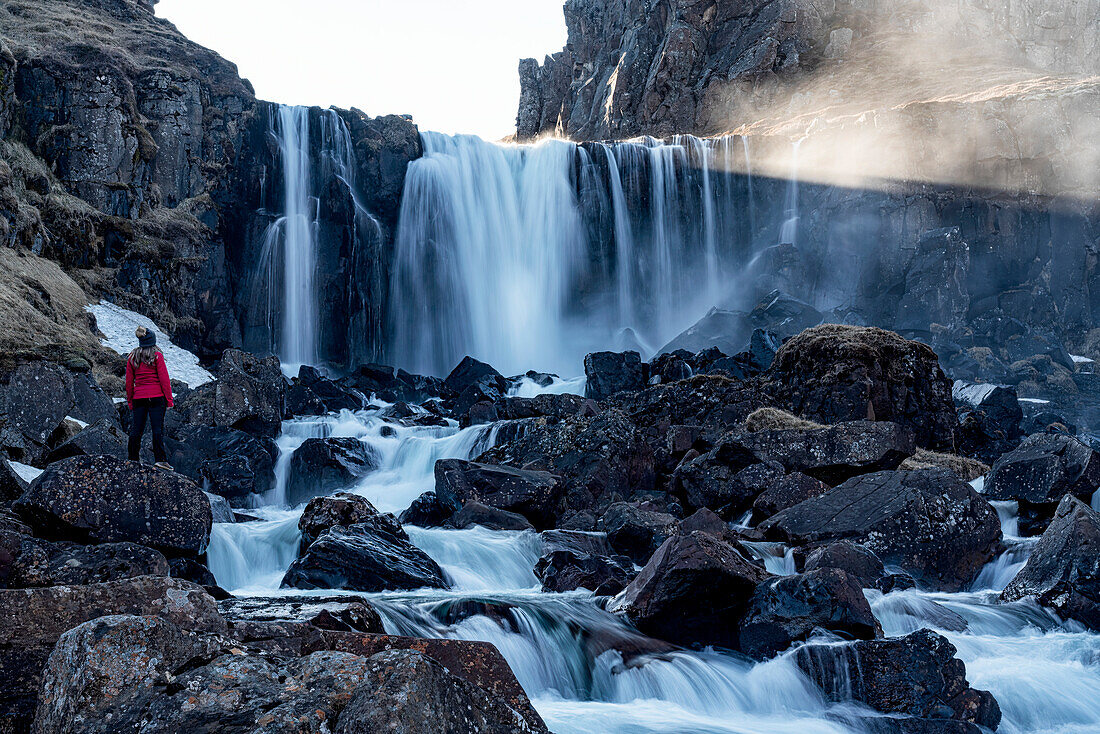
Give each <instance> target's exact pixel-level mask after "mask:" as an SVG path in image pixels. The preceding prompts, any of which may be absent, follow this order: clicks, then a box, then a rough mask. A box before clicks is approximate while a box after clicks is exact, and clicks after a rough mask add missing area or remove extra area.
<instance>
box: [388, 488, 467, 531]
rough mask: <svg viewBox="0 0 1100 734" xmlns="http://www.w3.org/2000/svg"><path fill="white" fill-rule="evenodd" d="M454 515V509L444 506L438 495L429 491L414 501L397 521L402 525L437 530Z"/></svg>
mask: <svg viewBox="0 0 1100 734" xmlns="http://www.w3.org/2000/svg"><path fill="white" fill-rule="evenodd" d="M454 513H455V510H454V508H452V507H449V506H447V505H444V504H443V503H442V502H440V501H439V497H438V496H437V495H436V493H435V492H433V491H431V490H429V491H427V492H425V493H424V494H422V495H420V496H419V497H417V498H416V499H415V500H413V502H412V504H411V505H409V506H408V507H407V508H405V510H404V511H403V512H402V513H401V515H400V516H399V517H398V518H397V519H398V521H399V522H400V523H401V524H402V525H416V526H418V527H422V528H436V527H439V526H440V525H442V524H443V523H444V522H445V521H446V520H447V518H449V517H450V516H451V515H453V514H454Z"/></svg>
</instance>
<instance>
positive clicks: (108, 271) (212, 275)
mask: <svg viewBox="0 0 1100 734" xmlns="http://www.w3.org/2000/svg"><path fill="white" fill-rule="evenodd" d="M153 5H154V2H153V1H152V0H61V1H56V0H13V1H12V2H7V3H5V4H4V6H3V7H2V8H0V133H2V135H3V143H2V145H3V148H2V150H0V159H2V160H0V234H2V235H3V238H4V244H5V245H7V246H8V247H10V248H12V249H13V250H14V256H16V259H15V260H12V258H11V257H7V256H5V262H7V261H11V263H14V264H11V265H10V267H9V269H14V270H18V271H20V272H22V271H27V270H34V269H42V268H49V267H50V265H49V264H43V263H42V262H40V260H41V259H44V260H48V261H52V262H53V263H56V264H57V265H59V266H60V267H61V269H62V270H63V271H64V273H65V274H66V281H67V282H68V281H71V286H66V287H68V288H69V291H67V293H68V295H69V296H70V297H67V298H64V299H59V298H57V297H55V296H51V295H50V294H49V293H47V291H51V290H56V288H57V287H58V286H57V285H56V280H57V279H55V278H46V279H44V280H45V281H48V284H47V285H43V286H39V287H38V288H37V290H38V291H42V292H43V293H44V295H33V293H34V291H35V290H36V288H35V286H34V282H33V281H34V278H31V277H30V276H23V277H22V278H21V279H20V278H4V279H3V282H0V296H5V297H3V298H0V308H3V309H4V310H3V311H2V313H4V314H5V315H8V316H11V317H12V318H14V319H17V320H18V321H19V322H20V323H21V325H22V327H23V328H21V329H19V330H16V331H12V332H8V331H7V330H5V333H4V334H3V335H0V342H2V343H0V348H4V349H8V348H11V349H20V348H32V349H33V348H37V347H45V346H48V345H53V344H64V345H66V346H73V347H76V348H77V349H78V350H79V351H84V352H87V353H88V355H89V356H90V357H91V358H92V359H93V361H95V359H96V358H97V357H103V355H102V354H97V353H96V340H95V339H94V338H93V336H92V332H91V330H90V329H89V328H88V324H87V322H86V319H85V318H84V317H83V314H82V312H81V306H82V305H83V302H86V301H87V300H95V299H97V298H99V297H104V296H107V297H110V298H111V300H113V301H115V302H116V303H118V304H119V305H122V306H124V307H126V308H130V309H133V310H136V311H139V312H141V313H144V314H146V315H148V316H150V317H152V318H154V319H155V320H156V321H157V322H158V323H160V324H161V325H162V326H163V327H165V329H166V330H167V331H168V332H169V333H171V334H173V335H174V339H175V341H176V342H177V343H179V344H181V345H183V346H185V347H187V348H190V349H193V350H195V351H196V352H198V353H200V354H201V355H205V356H211V357H212V356H214V355H216V354H219V353H220V352H221V350H222V349H224V348H226V347H232V346H240V345H241V344H242V343H243V342H244V340H245V335H246V325H247V321H248V319H249V314H248V312H247V311H248V308H247V303H248V293H247V290H248V285H247V284H248V282H249V280H250V278H251V277H252V272H251V271H252V268H253V266H254V263H255V261H254V259H253V258H254V257H255V255H256V253H255V248H254V244H253V241H252V238H251V236H250V232H252V231H253V230H254V229H255V228H256V223H255V217H256V211H257V210H258V209H260V208H262V206H263V205H264V203H265V197H266V198H267V199H273V198H274V197H278V196H279V195H280V191H279V187H278V186H276V185H272V186H268V187H267V188H266V190H265V191H261V188H263V183H262V182H263V181H264V180H265V178H268V179H269V180H270V179H272V178H274V177H265V176H264V175H263V174H264V172H265V171H267V170H269V169H270V170H275V169H276V168H277V166H278V160H277V159H278V154H277V146H276V144H275V142H274V141H273V140H272V139H271V135H270V125H269V120H270V114H271V108H272V105H269V104H267V103H263V102H259V101H257V100H256V98H255V95H254V93H253V90H252V87H251V85H250V84H249V83H248V82H247V81H246V80H243V79H241V78H240V77H239V75H238V73H237V69H236V67H235V66H234V65H233V64H231V63H229V62H228V61H226V60H224V59H222V58H221V57H219V56H218V55H217V54H215V53H213V52H212V51H209V50H207V49H205V48H202V47H201V46H198V45H197V44H194V43H192V42H191V41H189V40H187V39H186V38H185V37H183V35H182V34H180V33H179V32H178V31H177V30H176V29H175V27H174V26H172V25H171V24H170V23H168V22H167V21H164V20H162V19H159V18H157V17H155V15H154V13H153ZM319 112H320V111H319V110H318V111H316V112H315V113H314V114H318V113H319ZM340 114H341V115H342V116H343V117H344V118H345V119H346V120H347V125H348V128H349V130H350V132H351V134H352V140H353V142H352V145H353V147H354V155H355V159H356V163H357V166H358V168H359V169H360V176H359V181H360V182H361V184H362V186H361V189H362V191H361V192H358V193H359V195H360V196H361V198H362V200H363V201H364V202H365V206H367V207H369V208H370V209H371V210H372V211H373V212H374V215H375V216H376V217H377V218H378V220H379V221H380V223H381V224H382V232H381V233H380V236H379V241H378V243H377V246H378V252H375V253H371V256H370V257H371V261H372V264H371V265H370V267H375V266H376V265H381V264H382V263H384V262H385V249H386V247H387V242H388V241H389V234H388V233H389V231H391V230H392V228H393V225H394V223H395V220H396V216H397V210H398V204H397V199H398V198H399V194H400V191H401V186H402V182H403V179H404V168H405V164H406V163H407V162H408V160H409V159H411V158H412V157H415V156H417V155H419V143H418V140H417V134H416V128H415V127H414V126H413V125H412V123H411V122H410V121H409V120H408V119H406V118H401V117H390V118H383V119H379V120H372V119H371V118H368V117H366V116H365V115H363V114H362V113H361V112H358V111H352V112H341V113H340ZM344 221H345V224H346V221H347V219H346V217H345V220H344ZM346 239H347V238H346V237H344V238H343V240H341V238H340V237H339V236H338V235H333V237H330V238H325V239H323V241H322V242H321V243H320V248H321V250H322V252H321V256H322V258H324V259H326V261H327V262H326V264H331V266H332V268H331V270H332V271H334V272H335V271H339V272H340V273H342V274H344V277H343V278H342V280H341V281H340V282H339V283H338V284H335V285H336V287H337V288H338V291H339V294H340V297H338V298H333V299H329V301H328V303H329V304H330V308H331V309H335V310H337V311H339V313H330V314H324V316H329V317H331V318H329V319H327V321H328V322H332V321H333V320H335V321H340V322H342V323H345V324H346V323H348V322H355V321H356V320H358V321H359V322H371V321H377V320H378V319H379V317H378V316H377V315H376V314H375V313H374V312H376V311H378V310H379V309H380V299H382V298H384V295H385V293H384V290H380V289H379V288H377V287H374V288H373V290H370V292H369V293H368V294H367V295H366V296H360V297H358V298H357V297H355V295H354V294H352V293H350V291H352V290H354V288H355V287H356V286H355V282H356V281H357V280H358V277H355V278H353V277H351V276H350V275H348V273H349V271H352V270H362V269H365V268H364V267H363V266H362V264H361V263H358V262H353V261H352V260H353V257H354V253H352V252H350V251H349V250H348V248H347V247H346ZM366 280H367V281H368V282H372V283H373V282H375V281H377V278H375V279H371V278H367V279H366ZM27 293H31V294H32V295H33V297H32V296H30V295H26V294H27ZM376 299H378V300H376ZM22 302H30V305H31V311H28V310H27V309H26V308H25V307H24V306H23V303H22ZM337 351H338V350H337ZM326 356H331V357H332V358H333V359H334V360H336V361H340V360H342V359H343V358H345V357H346V355H343V354H338V353H335V352H326Z"/></svg>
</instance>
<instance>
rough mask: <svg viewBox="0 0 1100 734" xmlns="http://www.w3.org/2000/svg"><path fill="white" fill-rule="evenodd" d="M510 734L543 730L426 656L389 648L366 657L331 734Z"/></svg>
mask: <svg viewBox="0 0 1100 734" xmlns="http://www.w3.org/2000/svg"><path fill="white" fill-rule="evenodd" d="M384 730H389V731H401V732H408V734H436V733H437V732H438V733H440V734H463V733H464V732H485V733H486V734H513V733H514V732H546V731H547V729H546V727H545V725H543V724H542V722H541V721H539V720H534V721H532V719H531V718H530V716H529V717H528V718H524V716H523V715H521V714H520V713H519V712H517V711H516V710H514V709H513V708H511V707H509V706H508V705H507V704H506V703H505V702H504V701H503V700H501V699H500V698H496V697H493V696H491V695H490V694H489V693H488V692H486V691H485V690H484V689H482V688H481V687H479V686H477V685H475V684H473V683H471V682H469V681H468V680H466V679H464V678H461V677H459V676H457V675H454V674H453V673H451V672H450V671H448V670H447V669H446V668H445V667H443V666H442V665H440V664H439V663H438V662H436V661H434V660H432V659H431V658H430V657H428V656H427V655H425V654H423V653H420V652H417V651H414V650H391V651H388V652H382V653H379V654H377V655H375V656H373V657H371V658H370V659H369V667H368V668H367V670H366V674H365V676H364V680H363V682H362V683H360V685H359V687H358V688H357V689H356V690H355V693H354V694H353V696H352V698H351V701H349V702H348V705H347V707H346V708H345V709H344V711H343V713H341V714H340V718H339V719H338V720H337V721H336V726H335V729H334V732H335V734H372V733H373V732H377V731H384Z"/></svg>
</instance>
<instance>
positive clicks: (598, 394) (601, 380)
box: [584, 352, 649, 400]
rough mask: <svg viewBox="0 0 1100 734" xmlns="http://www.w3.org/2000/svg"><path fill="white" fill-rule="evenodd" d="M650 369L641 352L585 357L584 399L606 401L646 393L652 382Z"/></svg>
mask: <svg viewBox="0 0 1100 734" xmlns="http://www.w3.org/2000/svg"><path fill="white" fill-rule="evenodd" d="M646 367H647V365H644V364H643V363H642V357H641V355H639V354H638V353H637V352H593V353H592V354H588V355H585V358H584V376H585V377H586V378H587V382H585V387H584V396H585V397H586V398H591V399H592V400H604V399H605V398H609V397H611V396H612V395H614V394H615V393H618V392H623V391H624V390H626V391H630V390H642V389H644V388H645V386H646V383H647V382H648V379H649V376H648V375H647V374H646V371H647V370H646Z"/></svg>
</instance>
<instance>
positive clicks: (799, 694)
mask: <svg viewBox="0 0 1100 734" xmlns="http://www.w3.org/2000/svg"><path fill="white" fill-rule="evenodd" d="M582 384H583V381H577V380H555V381H554V382H553V383H552V384H551V385H550V386H549V387H547V388H540V387H538V385H537V383H535V382H534V381H527V382H524V383H523V384H522V385H521V386H520V388H518V390H517V391H516V392H517V394H535V393H537V392H538V391H539V390H562V389H565V386H567V385H568V386H570V387H576V386H577V385H582ZM582 389H583V388H582ZM385 407H386V406H385V404H383V403H378V402H376V403H375V404H373V405H372V407H371V408H370V409H368V410H364V411H360V412H354V413H352V412H347V411H345V412H342V413H340V414H334V415H327V416H319V417H311V418H302V419H297V420H293V421H287V422H286V423H285V424H284V427H283V432H282V435H281V436H280V438H279V441H278V443H279V447H280V450H281V452H282V456H281V460H280V463H279V470H278V472H277V486H276V488H275V489H274V490H272V492H270V493H268V495H266V496H265V497H262V498H257V501H256V505H257V507H256V509H254V510H250V512H252V513H253V514H255V515H257V516H259V517H260V518H261V519H260V520H259V521H255V522H247V523H231V524H216V525H215V527H214V532H213V534H212V537H211V544H210V548H209V551H208V557H209V563H210V568H211V570H212V571H213V573H214V575H215V577H216V578H217V580H218V583H219V584H220V585H222V586H223V587H225V588H227V589H229V590H230V591H231V592H233V593H234V594H235V595H237V596H247V597H282V596H292V595H301V594H305V593H307V592H301V591H297V590H290V589H280V588H279V583H280V580H281V577H282V573H283V572H284V571H285V569H286V568H287V566H288V565H289V564H290V562H291V561H292V560H293V558H294V557H295V555H296V553H297V548H298V543H299V539H300V538H299V533H298V530H297V521H298V518H299V517H300V515H301V512H302V507H293V508H292V507H286V506H285V504H284V500H283V498H284V497H285V492H284V491H283V489H282V485H283V483H284V482H285V474H286V465H287V462H288V461H289V457H290V455H291V454H292V453H293V451H294V449H295V448H297V446H298V445H300V444H301V442H302V441H304V440H305V438H308V437H310V436H354V437H356V438H358V439H360V440H361V441H364V442H365V443H367V444H369V445H370V446H371V448H372V449H374V451H375V452H376V453H377V454H378V456H380V457H381V459H382V461H381V467H380V468H379V469H378V470H376V471H374V472H372V473H370V474H368V475H367V476H366V477H364V478H363V479H362V480H361V481H360V482H359V484H358V485H356V486H355V487H354V488H352V489H351V490H350V491H352V492H354V493H357V494H360V495H363V496H365V497H367V498H368V499H369V500H370V501H371V502H372V503H374V504H375V505H376V506H377V507H378V508H379V509H381V510H383V511H389V512H399V511H400V510H402V509H403V508H405V507H407V506H408V505H409V503H411V502H412V500H413V499H415V498H416V497H417V496H419V494H420V493H422V492H424V491H426V490H429V489H432V487H433V486H434V476H433V467H434V464H435V461H436V460H437V459H441V458H448V457H456V458H467V457H475V456H477V455H478V454H480V453H481V452H482V451H484V450H486V449H487V448H489V447H491V446H492V445H493V443H494V441H495V440H496V434H497V430H496V427H495V426H475V427H472V428H466V429H459V428H458V427H457V426H448V427H437V428H424V427H410V426H403V425H399V424H396V423H393V422H390V421H387V420H386V419H385V418H384V417H383V416H382V415H381V413H382V411H383V409H384V408H385ZM1014 509H1015V508H1014V507H1012V506H1011V505H1010V504H1006V505H1000V506H998V510H999V511H1000V512H1001V517H1002V524H1003V525H1004V527H1005V530H1006V540H1007V545H1008V548H1007V550H1006V551H1005V553H1004V554H1003V555H1002V556H1001V557H999V558H997V559H996V560H994V561H993V562H992V563H990V564H989V566H988V567H987V568H986V569H985V570H984V571H983V572H982V574H981V576H980V578H979V579H978V580H977V582H976V583H975V584H974V586H973V588H972V589H970V590H969V591H966V592H963V593H957V594H944V593H932V592H925V591H919V590H906V591H898V592H893V593H890V594H885V595H883V594H882V593H880V592H877V591H871V590H868V591H867V592H866V593H867V595H868V599H869V600H870V602H871V604H872V608H873V610H874V612H875V615H876V616H877V617H878V619H879V621H880V622H881V623H882V626H883V628H884V630H885V632H886V634H887V635H902V634H906V633H908V632H911V631H913V630H916V629H919V628H921V627H929V628H932V629H934V630H936V631H938V632H940V633H942V634H944V635H945V636H947V637H948V638H949V639H950V640H951V642H952V643H953V644H954V645H955V646H956V647H957V648H958V651H959V656H960V657H961V658H962V659H963V660H964V662H965V663H966V666H967V674H968V678H969V680H970V682H971V683H972V684H973V685H974V686H976V687H978V688H985V689H988V690H990V691H992V692H993V694H994V695H995V696H996V698H997V700H998V702H999V703H1000V705H1001V708H1002V711H1003V712H1004V721H1003V723H1002V724H1001V727H1000V729H999V731H1001V732H1005V733H1006V734H1025V733H1027V734H1040V733H1042V734H1085V733H1086V732H1097V731H1100V635H1097V634H1093V633H1088V632H1085V631H1084V630H1083V629H1082V628H1081V627H1080V626H1079V625H1077V624H1075V623H1063V622H1062V621H1060V620H1059V619H1057V618H1056V617H1055V616H1054V615H1052V614H1051V613H1050V612H1048V611H1046V610H1043V609H1042V608H1040V607H1038V606H1036V605H1035V604H1033V603H1031V602H1027V601H1025V602H1017V603H1012V604H998V603H997V601H996V596H997V592H998V591H999V590H1000V589H1002V588H1003V587H1004V585H1005V584H1007V583H1008V581H1009V580H1010V579H1011V577H1012V575H1013V574H1014V573H1015V572H1016V570H1018V569H1019V567H1021V565H1022V564H1023V562H1024V561H1026V557H1027V554H1028V552H1029V550H1030V546H1031V545H1032V541H1029V540H1027V539H1020V538H1017V537H1015V532H1014V528H1015V525H1014V523H1015V513H1014ZM406 530H407V531H408V533H409V536H410V538H411V540H412V541H413V543H415V544H416V545H417V546H418V547H420V548H421V549H423V550H424V551H425V552H427V553H428V554H429V555H430V556H431V557H432V558H434V559H435V560H436V562H438V563H439V564H440V566H441V567H442V568H443V569H444V570H445V572H446V573H447V575H448V576H449V578H450V579H451V581H452V583H453V588H452V589H450V590H446V591H440V590H428V589H423V590H416V591H407V592H386V593H379V594H372V595H365V596H368V597H369V598H371V600H372V602H373V603H374V605H375V606H376V608H377V609H378V611H379V612H380V614H381V615H382V617H383V620H384V623H385V626H386V630H387V631H388V632H390V633H393V634H406V635H417V636H426V637H449V638H457V639H468V640H484V641H488V642H491V643H493V644H494V645H496V646H497V647H498V648H499V649H500V651H501V653H502V654H503V655H504V656H505V658H506V659H507V660H508V663H509V664H510V665H511V667H512V670H513V671H514V672H515V674H516V677H517V678H518V680H519V681H520V683H521V684H522V685H523V687H524V689H525V690H526V691H527V693H528V695H529V696H530V698H531V699H532V702H533V703H534V705H535V707H536V708H537V709H538V711H539V713H540V714H541V715H542V716H543V717H544V719H545V720H546V723H547V725H548V726H549V727H550V729H551V730H552V731H554V732H557V733H558V734H573V733H577V734H580V733H581V732H599V733H600V734H608V733H610V734H657V733H667V734H672V733H673V732H676V733H681V732H700V733H706V734H711V733H715V734H716V733H738V734H748V733H752V734H775V733H782V732H790V733H791V734H817V733H822V734H824V733H826V732H828V733H833V732H836V733H839V732H859V731H865V730H866V725H865V724H863V723H861V719H862V718H863V717H866V716H874V715H875V714H874V712H871V711H868V710H867V709H864V708H861V707H860V706H858V705H855V704H851V703H848V704H837V703H830V702H827V701H825V700H824V698H823V697H822V695H821V694H820V692H819V691H818V690H817V689H816V688H815V687H814V686H813V685H812V684H811V683H810V682H809V681H808V679H807V678H805V677H804V676H803V675H802V674H801V672H800V671H799V670H798V668H797V667H796V666H795V664H794V663H793V661H792V660H791V658H790V656H789V654H788V655H781V656H779V657H778V658H776V659H774V660H770V661H768V662H764V663H756V662H753V661H750V660H748V659H747V658H744V657H743V656H740V655H737V654H732V653H724V652H720V651H712V650H707V651H683V650H670V649H669V648H668V646H667V645H664V644H662V643H658V642H656V641H654V640H649V639H647V638H645V637H644V636H642V635H641V634H639V633H638V632H637V631H635V630H633V629H632V628H631V627H630V626H629V625H628V624H626V623H624V622H623V621H622V620H621V619H620V618H618V617H616V616H615V615H613V614H611V613H609V612H607V611H605V610H604V608H603V607H604V602H605V601H606V600H603V599H599V598H597V597H595V596H593V595H592V594H591V593H589V592H586V591H583V590H580V591H575V592H569V593H565V594H550V593H543V592H541V591H540V590H539V582H538V579H537V578H536V577H535V575H534V573H533V570H532V569H533V566H534V564H535V561H536V560H537V559H538V557H539V555H540V554H541V552H542V551H541V544H540V540H539V537H538V535H537V534H535V533H533V532H530V531H526V532H515V531H491V530H486V529H484V528H480V527H475V528H471V529H466V530H446V529H440V528H433V529H425V528H418V527H413V526H407V527H406ZM746 550H747V551H748V552H750V553H752V554H753V555H755V556H756V557H758V558H760V559H762V560H763V562H764V563H765V564H766V565H767V567H768V568H769V570H770V571H772V572H773V573H792V572H793V571H794V561H793V556H792V555H791V553H790V551H789V550H788V549H786V548H784V547H782V546H780V545H777V544H764V543H761V544H752V545H751V546H748V547H747V548H746ZM308 593H310V594H316V592H315V591H314V592H308ZM334 593H340V592H334ZM469 602H475V603H476V608H475V609H474V610H473V611H471V610H470V606H471V604H469ZM478 610H480V611H482V612H484V613H474V611H478ZM826 644H827V643H826ZM620 651H622V652H620Z"/></svg>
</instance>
